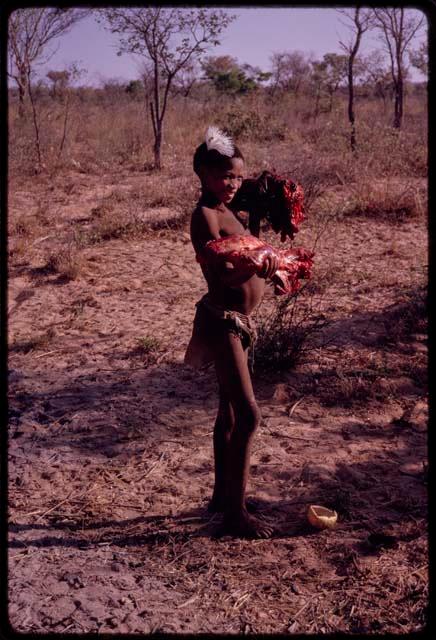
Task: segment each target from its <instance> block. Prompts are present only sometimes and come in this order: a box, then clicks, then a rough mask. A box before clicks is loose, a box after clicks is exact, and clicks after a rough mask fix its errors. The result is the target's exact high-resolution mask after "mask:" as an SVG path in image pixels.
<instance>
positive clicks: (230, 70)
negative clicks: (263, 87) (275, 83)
mask: <svg viewBox="0 0 436 640" xmlns="http://www.w3.org/2000/svg"><path fill="white" fill-rule="evenodd" d="M202 69H203V73H204V75H205V77H206V78H207V79H208V80H210V81H211V82H212V84H213V85H214V87H215V89H216V90H217V91H220V92H223V93H233V94H237V93H249V92H250V91H254V90H256V89H257V88H258V87H259V84H260V83H261V82H265V81H266V80H268V79H269V78H270V76H271V74H270V73H268V72H264V71H262V70H261V69H260V68H259V67H253V66H252V65H250V64H243V65H240V64H239V63H238V61H237V60H236V58H233V57H232V56H216V57H215V56H209V57H208V58H207V59H206V60H205V61H204V62H203V64H202Z"/></svg>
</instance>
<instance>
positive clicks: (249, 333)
mask: <svg viewBox="0 0 436 640" xmlns="http://www.w3.org/2000/svg"><path fill="white" fill-rule="evenodd" d="M196 307H197V311H196V313H195V318H194V325H193V329H192V336H191V340H190V341H189V344H188V348H187V349H186V353H185V359H184V362H185V364H189V365H190V366H191V367H194V368H195V369H201V368H202V367H205V366H207V365H208V364H210V363H211V362H213V360H214V359H215V351H214V346H213V342H214V338H215V336H216V335H217V334H218V333H220V332H222V331H223V330H225V331H227V332H228V333H233V334H234V335H236V336H238V338H239V339H240V340H241V344H242V346H243V348H244V349H246V348H249V347H251V346H252V345H253V344H254V342H255V341H256V337H257V333H256V327H255V325H254V322H253V320H252V319H251V318H250V317H249V316H247V315H244V314H243V313H239V312H238V311H231V310H228V309H224V308H223V307H219V306H218V305H215V304H213V302H211V301H210V299H209V294H206V295H205V296H203V297H202V298H201V300H199V301H198V302H197V304H196Z"/></svg>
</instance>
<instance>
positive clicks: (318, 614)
mask: <svg viewBox="0 0 436 640" xmlns="http://www.w3.org/2000/svg"><path fill="white" fill-rule="evenodd" d="M37 115H38V122H39V135H40V152H41V159H42V163H43V164H42V166H40V165H39V163H38V156H37V149H36V146H35V136H34V126H33V122H32V117H31V112H30V111H29V112H28V114H27V116H26V117H25V118H24V119H21V120H20V119H19V117H18V113H17V105H16V104H15V102H14V100H12V101H11V103H10V109H9V181H8V220H7V222H8V238H7V241H8V242H7V253H8V306H9V309H8V346H9V358H8V360H9V362H8V364H9V416H10V417H9V429H10V431H9V466H8V477H9V490H8V495H9V513H10V525H9V540H10V550H9V572H10V573H9V590H10V593H9V603H10V604H9V616H10V622H11V624H12V626H13V627H14V628H15V629H16V630H18V631H25V632H40V631H55V632H66V631H69V632H79V633H82V632H120V633H127V632H132V633H149V632H152V631H154V632H158V631H161V632H179V633H180V632H189V633H202V632H211V633H226V632H228V633H246V634H249V633H300V632H301V633H308V632H310V633H330V632H335V631H344V632H347V633H371V632H382V633H385V632H392V633H410V632H412V631H418V630H422V629H423V628H424V627H425V626H426V623H427V597H428V592H427V588H428V587H427V526H426V525H427V468H428V465H427V448H426V445H427V440H426V427H427V416H428V413H427V394H428V380H427V264H428V251H427V250H428V246H427V244H428V238H427V105H426V97H425V95H409V96H407V98H406V105H405V117H404V123H403V128H402V130H401V131H397V130H394V129H393V128H392V127H391V120H392V113H391V108H390V105H389V104H386V105H385V106H384V105H383V102H382V101H380V100H376V99H370V98H365V99H360V100H359V101H358V102H357V105H356V131H357V144H358V152H357V154H356V155H353V154H352V153H351V152H350V150H349V128H348V123H347V119H346V103H345V98H344V97H340V96H338V97H337V98H336V101H335V103H334V105H333V109H332V110H331V111H324V112H322V113H320V114H319V115H318V116H317V117H314V112H313V104H312V101H311V100H310V98H309V97H308V96H301V97H300V98H298V99H296V98H295V97H294V96H292V95H282V96H275V97H274V98H271V97H268V96H262V95H261V94H256V95H248V96H243V97H240V98H230V97H226V96H204V97H201V96H197V97H192V98H181V97H178V98H176V99H174V100H173V101H172V102H171V104H170V106H169V111H168V114H167V118H166V121H165V131H164V135H165V138H164V145H163V149H162V160H163V167H164V168H163V169H162V171H160V172H156V171H154V170H153V166H152V131H151V125H150V122H149V117H148V111H147V105H146V104H145V103H144V102H143V101H141V100H134V99H131V98H129V97H128V96H126V95H123V94H115V95H105V94H104V93H102V92H100V93H99V94H98V95H97V93H95V92H94V93H93V91H92V90H90V89H81V90H76V91H75V93H74V94H72V95H71V97H70V102H69V104H68V110H67V109H66V105H65V103H64V102H62V101H56V100H55V99H53V98H51V97H50V96H48V95H46V96H44V95H42V96H41V97H40V98H39V99H38V101H37ZM209 124H217V125H218V126H222V127H225V128H226V129H227V130H228V131H229V132H230V133H232V134H233V135H234V137H235V139H236V141H237V144H238V146H240V148H241V149H242V151H243V153H244V155H245V157H246V165H247V175H258V174H259V173H260V172H261V171H262V170H264V169H269V170H274V171H276V172H278V173H280V174H281V175H283V176H286V177H290V178H292V179H294V180H296V181H299V182H301V184H302V185H303V188H304V190H305V194H306V214H307V219H306V220H305V221H304V222H303V223H302V225H301V228H300V232H299V233H298V235H297V236H296V239H295V241H294V244H295V245H296V246H300V245H301V246H305V247H307V248H313V249H314V251H315V264H314V271H313V276H312V279H311V280H309V281H308V282H306V283H305V285H304V287H303V288H302V290H301V292H300V293H299V294H297V295H296V296H295V297H293V298H291V299H278V298H275V297H274V295H273V293H272V290H268V292H267V295H266V298H265V301H264V302H263V304H262V306H261V308H260V310H259V311H258V314H257V317H256V320H257V323H258V326H259V331H260V337H259V340H258V343H257V344H256V346H255V349H254V357H253V379H254V385H255V390H256V394H257V397H258V400H259V405H260V408H261V411H262V415H263V421H262V426H261V428H260V430H259V433H258V434H257V437H256V440H255V444H254V450H253V465H252V477H251V482H250V486H249V493H250V495H251V496H253V497H254V498H255V499H256V501H257V504H258V507H259V510H260V515H261V517H264V518H266V519H268V520H271V522H273V523H274V525H275V526H276V533H275V535H274V536H273V538H272V539H271V540H257V541H250V540H236V539H231V538H222V539H215V538H214V535H213V534H214V530H215V527H216V524H217V522H218V520H217V517H216V516H215V517H214V518H211V517H210V515H208V514H207V512H206V510H205V505H206V503H207V499H208V496H209V494H210V492H211V488H212V483H213V459H212V436H211V432H212V429H213V423H214V419H215V413H216V409H217V395H216V392H217V389H216V383H215V378H214V374H213V371H211V370H207V371H205V372H203V373H202V374H201V375H198V374H196V373H194V372H193V371H191V370H189V369H187V368H186V367H184V366H183V354H184V349H185V348H186V345H187V342H188V340H189V337H190V332H191V325H192V320H193V316H194V311H195V302H196V301H197V300H198V299H199V298H200V297H201V295H202V294H203V293H204V291H205V286H204V283H203V280H202V277H201V272H200V269H199V266H198V264H196V262H195V259H194V254H193V250H192V247H191V244H190V239H189V215H190V212H191V210H192V208H193V206H194V204H195V202H196V198H197V197H198V193H199V185H198V182H197V179H196V177H195V175H194V173H193V171H192V168H191V163H192V154H193V151H194V149H195V147H196V146H197V145H198V144H199V143H200V142H201V141H202V136H203V134H204V131H205V129H206V127H207V126H208V125H209ZM262 233H263V234H264V237H265V238H267V239H268V240H269V241H270V242H272V243H276V244H279V239H278V238H277V237H276V236H274V234H273V233H272V231H271V230H270V229H268V228H264V230H263V232H262ZM309 504H321V505H324V506H327V507H331V508H334V509H336V510H337V512H338V516H339V517H338V523H337V526H336V528H335V529H332V530H328V531H316V530H313V529H311V528H310V526H309V525H308V524H307V522H306V519H305V511H306V509H307V506H308V505H309Z"/></svg>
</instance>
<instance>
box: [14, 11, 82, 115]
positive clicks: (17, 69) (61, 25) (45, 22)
mask: <svg viewBox="0 0 436 640" xmlns="http://www.w3.org/2000/svg"><path fill="white" fill-rule="evenodd" d="M88 14H89V9H59V8H57V9H55V8H42V9H40V8H31V9H16V10H15V11H14V12H13V13H11V15H10V17H9V25H8V45H9V46H8V57H9V72H8V75H9V76H10V77H11V78H13V79H14V80H15V82H16V83H17V86H18V96H19V109H18V113H19V115H20V116H23V115H24V101H25V97H26V94H27V93H28V88H29V83H30V76H31V74H32V71H33V68H34V65H35V64H37V63H41V62H47V61H48V60H49V59H50V57H51V56H52V55H53V53H54V51H48V50H47V48H48V46H49V45H51V44H53V41H54V40H55V39H56V38H58V37H59V36H60V35H62V34H64V33H67V32H68V31H69V30H70V29H71V27H73V26H74V25H75V24H76V23H77V22H78V21H79V20H82V19H83V18H84V17H86V16H87V15H88Z"/></svg>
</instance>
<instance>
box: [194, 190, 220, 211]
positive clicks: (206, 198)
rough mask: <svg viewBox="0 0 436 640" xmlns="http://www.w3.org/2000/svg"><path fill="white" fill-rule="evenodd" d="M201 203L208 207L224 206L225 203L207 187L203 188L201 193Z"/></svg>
mask: <svg viewBox="0 0 436 640" xmlns="http://www.w3.org/2000/svg"><path fill="white" fill-rule="evenodd" d="M199 204H201V205H204V206H206V207H211V208H212V207H213V208H224V206H225V205H224V203H223V202H221V201H220V200H219V199H218V198H217V197H216V196H215V195H214V194H213V193H211V192H210V191H208V190H207V189H203V190H202V192H201V195H200V200H199Z"/></svg>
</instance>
